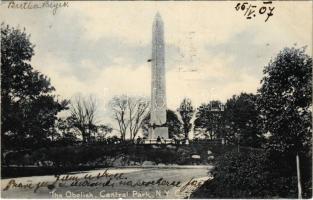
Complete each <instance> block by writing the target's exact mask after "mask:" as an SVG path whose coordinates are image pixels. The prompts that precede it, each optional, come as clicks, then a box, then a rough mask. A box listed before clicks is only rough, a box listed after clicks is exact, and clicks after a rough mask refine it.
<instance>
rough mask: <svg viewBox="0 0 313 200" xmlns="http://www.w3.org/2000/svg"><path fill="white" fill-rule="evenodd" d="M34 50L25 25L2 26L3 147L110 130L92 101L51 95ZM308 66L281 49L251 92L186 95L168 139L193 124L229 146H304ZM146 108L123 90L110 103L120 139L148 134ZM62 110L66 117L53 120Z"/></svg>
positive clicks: (100, 136)
mask: <svg viewBox="0 0 313 200" xmlns="http://www.w3.org/2000/svg"><path fill="white" fill-rule="evenodd" d="M33 55H34V45H33V44H32V43H31V42H30V35H28V34H26V32H25V30H19V29H15V28H12V27H9V26H8V25H4V24H2V25H1V66H2V78H1V102H2V106H1V113H2V115H1V134H2V135H1V136H2V141H3V142H2V148H3V149H23V148H34V147H39V146H45V145H47V144H48V143H49V142H53V141H62V142H63V143H64V144H70V143H73V142H75V141H78V140H80V141H81V142H82V143H90V142H92V141H97V140H98V141H101V140H102V141H103V140H105V139H106V137H107V135H108V134H110V133H111V132H112V131H113V130H114V128H113V127H111V126H110V125H108V124H105V123H101V122H99V121H97V117H96V114H97V112H98V105H97V101H96V99H95V98H94V97H92V96H90V97H82V96H76V97H74V98H72V99H71V100H63V99H60V98H59V97H57V96H56V95H54V94H53V92H54V91H55V88H54V87H53V86H52V85H51V83H50V79H49V78H48V77H46V76H45V75H43V74H42V73H40V72H38V71H37V70H34V69H33V67H32V66H31V65H30V61H31V58H32V56H33ZM311 68H312V59H311V58H310V57H309V56H308V55H306V54H305V50H304V49H303V48H299V49H296V48H285V49H284V50H282V51H281V52H280V53H279V54H278V55H277V57H276V58H275V59H273V60H271V61H270V63H269V65H268V66H266V67H265V68H264V77H263V79H262V80H261V83H262V85H261V88H260V89H259V90H258V92H257V94H247V93H241V94H240V95H234V96H232V97H231V98H230V99H228V100H227V101H226V103H224V104H223V103H221V102H220V101H218V100H213V101H210V102H207V103H203V104H202V105H200V106H199V107H198V108H194V107H193V105H192V102H191V99H189V98H185V99H183V101H182V102H181V104H180V106H179V107H178V108H177V109H176V110H175V111H173V110H167V119H168V120H167V126H168V127H169V133H170V138H179V139H187V138H188V136H189V134H190V132H191V130H192V129H193V132H194V136H195V137H196V138H200V139H215V138H225V139H226V141H227V142H228V143H230V144H235V143H237V142H238V140H239V139H240V143H241V144H242V145H245V146H253V147H261V146H262V144H264V141H265V140H266V141H267V142H268V141H271V142H273V143H274V144H278V143H280V142H281V141H284V142H285V144H292V148H302V146H303V145H304V144H307V143H309V142H308V139H309V138H310V134H309V133H310V132H311V128H312V127H311V121H310V119H311V110H310V108H311V105H312V101H311V93H312V90H311V87H310V85H311V82H312V75H311ZM149 106H150V102H149V100H148V99H147V98H144V97H132V96H127V95H121V96H116V97H114V98H113V99H112V100H111V101H110V102H109V107H110V109H111V111H112V117H113V119H114V120H115V121H116V123H117V125H118V126H117V128H115V130H116V131H117V132H118V133H119V137H120V140H134V139H135V138H136V137H138V136H139V132H140V131H142V132H143V136H147V134H148V131H149V130H148V129H149V119H150V113H149ZM61 111H67V112H68V113H69V115H68V116H67V117H59V116H58V114H59V113H60V112H61ZM295 141H296V142H295ZM275 142H276V143H275ZM274 146H275V145H274ZM279 148H280V146H279ZM284 148H289V146H288V145H285V146H284ZM290 148H291V147H290Z"/></svg>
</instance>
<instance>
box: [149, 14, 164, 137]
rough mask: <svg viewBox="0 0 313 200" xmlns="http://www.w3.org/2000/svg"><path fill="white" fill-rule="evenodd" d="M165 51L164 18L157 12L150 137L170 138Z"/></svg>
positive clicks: (153, 52)
mask: <svg viewBox="0 0 313 200" xmlns="http://www.w3.org/2000/svg"><path fill="white" fill-rule="evenodd" d="M164 51H165V50H164V26H163V20H162V18H161V15H160V14H159V13H157V14H156V15H155V18H154V22H153V26H152V57H151V74H152V77H151V117H150V130H149V138H150V139H157V138H158V137H160V138H164V139H168V128H167V124H166V87H165V82H166V81H165V58H164V56H165V55H164V53H165V52H164Z"/></svg>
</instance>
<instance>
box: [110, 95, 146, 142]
mask: <svg viewBox="0 0 313 200" xmlns="http://www.w3.org/2000/svg"><path fill="white" fill-rule="evenodd" d="M109 104H110V107H111V109H112V111H113V115H114V119H115V120H116V122H117V123H118V127H119V132H120V134H121V139H122V140H126V134H127V132H128V133H129V138H130V139H131V140H134V139H135V137H136V136H137V134H138V132H139V130H140V128H141V127H142V124H143V121H144V119H145V117H146V116H147V114H148V112H149V101H148V100H147V99H145V98H141V97H129V96H126V95H122V96H116V97H114V98H113V99H112V100H111V101H110V103H109Z"/></svg>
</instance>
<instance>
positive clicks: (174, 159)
mask: <svg viewBox="0 0 313 200" xmlns="http://www.w3.org/2000/svg"><path fill="white" fill-rule="evenodd" d="M232 148H233V147H232V146H223V145H211V146H207V145H206V144H197V143H195V144H190V145H165V144H160V145H157V144H155V145H147V144H146V145H145V144H133V143H131V142H129V143H127V142H124V143H120V144H95V145H77V146H73V145H68V146H65V147H64V146H54V147H46V148H40V149H37V150H24V151H18V152H10V153H8V154H7V155H6V156H5V157H4V158H2V177H19V176H32V175H43V174H54V173H59V172H60V173H64V172H69V171H77V170H78V171H79V170H86V169H95V168H99V167H121V166H142V165H144V164H145V161H149V163H150V164H153V165H158V164H167V165H168V164H178V165H187V164H188V165H190V164H208V163H210V160H208V150H210V151H212V153H213V155H214V156H215V157H216V156H217V157H218V156H219V155H221V154H224V153H225V152H226V151H229V150H230V149H232ZM195 154H196V155H200V157H201V159H194V158H192V155H195ZM86 167H87V168H86Z"/></svg>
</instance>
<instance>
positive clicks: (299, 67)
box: [258, 48, 312, 181]
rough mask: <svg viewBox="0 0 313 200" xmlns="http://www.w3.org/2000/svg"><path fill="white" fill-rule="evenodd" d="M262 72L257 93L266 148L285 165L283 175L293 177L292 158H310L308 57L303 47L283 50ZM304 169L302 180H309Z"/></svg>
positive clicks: (310, 103) (310, 92)
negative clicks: (265, 135)
mask: <svg viewBox="0 0 313 200" xmlns="http://www.w3.org/2000/svg"><path fill="white" fill-rule="evenodd" d="M263 72H264V77H263V79H262V81H261V83H262V86H261V88H260V89H259V90H258V92H259V94H260V96H259V98H258V106H259V109H260V112H261V119H262V121H263V132H264V133H269V134H270V137H269V141H268V142H269V149H270V150H271V151H272V152H274V153H273V154H276V155H278V156H276V158H275V160H278V159H279V158H284V159H281V161H282V162H280V163H284V164H287V163H286V162H289V164H287V165H286V166H288V167H286V169H285V170H284V171H286V173H285V174H284V176H296V171H297V170H296V159H295V158H296V157H297V159H298V158H299V157H300V163H301V162H305V159H311V158H310V154H311V137H312V136H311V134H312V124H311V119H312V113H311V109H312V58H311V57H309V56H308V55H307V54H305V48H300V49H296V48H285V49H283V50H282V51H281V52H279V54H278V55H277V56H276V58H274V59H273V60H271V61H270V63H269V64H268V65H267V66H266V67H265V68H264V71H263ZM287 159H288V160H287ZM301 160H302V161H301ZM291 163H293V164H291ZM308 163H310V162H308ZM297 164H298V163H297ZM311 165H312V164H309V165H308V166H307V167H309V168H310V166H311ZM281 166H283V165H281ZM303 167H305V166H303ZM303 167H302V168H303ZM307 167H306V170H302V171H301V174H302V177H303V178H302V180H303V179H304V178H306V179H309V180H308V181H310V179H311V178H310V177H311V170H309V168H307ZM287 169H289V170H287ZM298 172H299V171H298Z"/></svg>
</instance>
